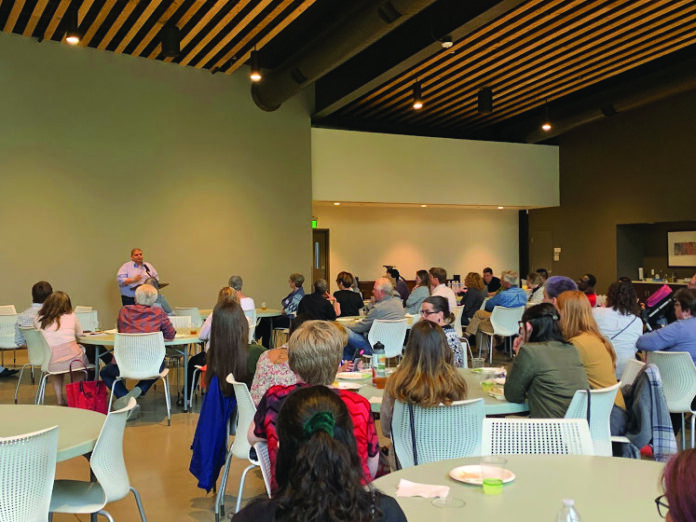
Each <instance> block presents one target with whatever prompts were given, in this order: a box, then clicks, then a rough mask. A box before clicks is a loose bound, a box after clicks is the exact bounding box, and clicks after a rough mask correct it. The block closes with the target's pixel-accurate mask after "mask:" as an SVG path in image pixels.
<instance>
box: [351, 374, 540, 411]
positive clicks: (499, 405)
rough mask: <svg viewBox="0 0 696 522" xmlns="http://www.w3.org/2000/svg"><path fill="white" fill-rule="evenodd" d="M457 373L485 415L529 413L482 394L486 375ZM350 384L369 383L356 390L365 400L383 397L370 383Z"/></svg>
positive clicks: (377, 405) (377, 404) (522, 406)
mask: <svg viewBox="0 0 696 522" xmlns="http://www.w3.org/2000/svg"><path fill="white" fill-rule="evenodd" d="M459 373H460V374H462V376H464V379H466V384H467V388H468V390H467V397H466V398H467V399H479V398H483V403H484V406H485V408H486V415H511V414H513V413H523V412H526V411H529V406H528V405H527V403H526V402H524V403H522V404H517V403H514V402H508V401H505V400H503V401H500V400H498V399H495V398H494V397H491V396H490V395H488V394H487V393H486V394H484V393H483V390H482V389H481V381H484V380H486V379H487V378H488V376H486V375H481V374H477V373H474V372H473V371H472V370H471V369H469V368H459ZM339 380H341V379H339ZM344 382H345V381H344ZM351 382H358V383H363V382H365V383H369V384H365V385H364V386H363V387H362V388H360V389H359V390H358V393H359V394H360V395H362V396H363V397H365V398H367V399H368V400H370V399H371V398H372V397H380V398H381V397H382V396H383V395H384V390H378V389H377V388H375V387H374V386H372V384H371V381H367V380H366V381H351ZM370 403H371V405H372V411H373V412H374V413H379V408H380V406H381V403H380V402H376V401H374V399H373V400H370Z"/></svg>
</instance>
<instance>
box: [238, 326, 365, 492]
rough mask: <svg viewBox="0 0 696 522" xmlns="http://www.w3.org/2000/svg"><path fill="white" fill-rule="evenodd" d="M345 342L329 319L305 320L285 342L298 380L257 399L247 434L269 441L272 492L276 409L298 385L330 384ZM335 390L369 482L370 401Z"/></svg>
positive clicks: (251, 439) (253, 439)
mask: <svg viewBox="0 0 696 522" xmlns="http://www.w3.org/2000/svg"><path fill="white" fill-rule="evenodd" d="M345 342H346V336H345V329H344V328H343V327H342V326H341V325H338V324H336V323H330V322H328V321H307V322H305V323H304V324H303V325H302V326H300V327H299V328H298V329H297V330H296V331H295V332H294V334H293V335H292V337H291V338H290V340H289V341H288V362H289V363H290V368H291V369H292V371H294V372H295V373H296V374H297V376H298V382H297V384H294V385H292V386H273V387H271V388H269V389H268V391H267V392H266V394H265V395H264V396H263V398H262V399H261V402H259V405H258V407H257V409H256V414H255V415H254V421H253V422H252V423H251V426H250V427H249V434H248V438H249V443H250V444H252V445H253V444H255V443H256V442H259V441H267V442H268V455H269V457H270V461H271V470H272V471H273V477H272V483H273V490H274V491H275V489H276V487H275V484H276V480H275V472H276V455H277V452H278V434H277V431H276V421H277V418H278V411H280V409H281V406H282V405H283V403H284V402H285V400H286V398H287V397H288V395H290V394H291V393H292V392H293V391H295V390H297V389H298V388H305V387H308V386H331V384H333V382H334V380H335V378H336V372H337V371H338V367H339V365H340V364H341V353H342V351H343V346H345ZM334 392H335V393H336V394H337V395H338V396H339V397H340V398H341V400H343V402H344V403H345V404H346V406H347V407H348V412H349V413H350V416H351V418H352V420H353V434H354V436H355V441H356V443H357V455H358V457H359V458H360V464H361V466H362V478H363V480H364V482H369V481H370V480H372V477H374V476H375V474H376V473H377V464H378V462H379V441H378V439H377V432H376V431H375V423H374V419H373V417H372V411H371V409H370V403H369V401H368V400H367V399H366V398H365V397H362V396H361V395H358V394H357V393H354V392H352V391H348V390H338V389H337V390H334ZM240 436H241V434H240Z"/></svg>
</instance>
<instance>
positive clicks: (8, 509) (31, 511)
mask: <svg viewBox="0 0 696 522" xmlns="http://www.w3.org/2000/svg"><path fill="white" fill-rule="evenodd" d="M57 454H58V426H54V427H53V428H49V429H46V430H42V431H37V432H35V433H27V434H24V435H18V436H16V437H0V484H2V486H0V520H2V521H3V522H24V521H27V520H48V509H49V506H50V503H51V493H52V491H53V480H54V478H55V475H56V455H57Z"/></svg>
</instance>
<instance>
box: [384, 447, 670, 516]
mask: <svg viewBox="0 0 696 522" xmlns="http://www.w3.org/2000/svg"><path fill="white" fill-rule="evenodd" d="M506 458H507V459H508V463H507V465H506V468H507V469H509V470H510V471H512V472H513V473H515V475H516V478H515V480H514V481H513V482H511V483H509V484H506V485H505V486H504V490H503V493H502V494H500V495H490V496H489V495H484V494H483V490H482V488H481V487H480V486H471V485H468V484H462V483H460V482H457V481H455V480H453V479H451V478H450V477H449V475H448V474H449V471H450V470H451V469H452V468H455V467H457V466H462V465H466V464H478V462H479V458H478V457H475V458H464V459H453V460H445V461H441V462H433V463H430V464H424V465H421V466H415V467H412V468H407V469H405V470H401V471H397V472H395V473H390V474H389V475H386V476H384V477H382V478H379V479H377V480H375V481H374V482H373V484H374V485H375V486H376V487H377V488H379V489H380V490H381V491H383V492H384V493H386V494H387V495H391V496H393V497H395V498H396V500H397V501H398V502H399V505H400V506H401V508H402V509H403V510H404V513H406V517H407V518H408V520H429V521H430V522H436V521H445V520H457V521H460V520H474V521H491V522H493V521H495V522H498V521H507V520H514V521H516V522H542V521H552V520H555V517H556V514H557V513H558V511H559V510H560V509H561V507H562V500H563V499H564V498H572V499H574V500H575V506H576V508H577V510H578V512H579V513H580V516H581V517H582V519H583V520H587V521H590V522H591V521H611V522H624V521H625V522H637V521H650V520H654V521H658V520H661V518H660V517H659V516H658V514H657V510H656V509H655V502H654V499H655V497H657V496H659V495H661V494H662V488H661V487H660V484H659V480H660V475H661V473H662V469H663V467H664V465H663V464H661V463H657V462H652V461H644V460H632V459H624V458H617V457H585V456H574V455H510V456H507V457H506ZM402 478H404V479H407V480H410V481H412V482H419V483H424V484H440V485H448V486H450V495H451V496H452V497H453V498H457V499H461V500H463V501H464V503H465V504H464V506H463V507H459V508H439V507H436V506H434V505H433V504H432V503H431V499H425V498H420V497H408V498H401V497H396V489H397V485H398V483H399V480H400V479H402Z"/></svg>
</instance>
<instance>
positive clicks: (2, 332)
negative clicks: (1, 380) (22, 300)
mask: <svg viewBox="0 0 696 522" xmlns="http://www.w3.org/2000/svg"><path fill="white" fill-rule="evenodd" d="M10 306H12V305H10ZM12 308H14V306H13V307H12ZM16 324H17V314H4V315H0V356H1V359H0V364H1V365H3V366H4V365H5V352H6V351H13V352H15V359H16V351H17V345H16V344H15V325H16Z"/></svg>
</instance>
